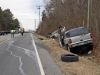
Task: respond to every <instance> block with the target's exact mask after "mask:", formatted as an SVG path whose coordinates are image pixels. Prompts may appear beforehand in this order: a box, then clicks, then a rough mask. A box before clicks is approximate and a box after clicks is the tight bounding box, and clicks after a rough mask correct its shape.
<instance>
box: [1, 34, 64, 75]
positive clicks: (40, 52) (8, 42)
mask: <svg viewBox="0 0 100 75" xmlns="http://www.w3.org/2000/svg"><path fill="white" fill-rule="evenodd" d="M0 75H64V74H63V73H62V72H61V70H60V69H59V67H58V66H57V65H56V63H55V62H54V60H53V59H52V58H51V56H50V54H49V53H48V51H47V48H46V46H44V45H42V44H41V43H40V42H39V39H38V38H36V37H35V36H34V35H33V34H32V33H24V35H23V36H21V35H20V34H15V37H14V38H10V34H9V35H5V36H0Z"/></svg>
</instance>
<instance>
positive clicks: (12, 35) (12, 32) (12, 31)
mask: <svg viewBox="0 0 100 75" xmlns="http://www.w3.org/2000/svg"><path fill="white" fill-rule="evenodd" d="M10 33H11V38H14V30H10Z"/></svg>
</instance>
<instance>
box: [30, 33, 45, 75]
mask: <svg viewBox="0 0 100 75" xmlns="http://www.w3.org/2000/svg"><path fill="white" fill-rule="evenodd" d="M30 34H31V33H30ZM31 37H32V34H31ZM32 40H33V37H32ZM33 46H34V48H35V52H36V56H37V60H38V64H39V67H40V72H41V75H45V73H44V70H43V66H42V63H41V61H40V57H39V54H38V51H37V48H36V45H35V42H34V40H33Z"/></svg>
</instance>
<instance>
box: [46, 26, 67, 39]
mask: <svg viewBox="0 0 100 75" xmlns="http://www.w3.org/2000/svg"><path fill="white" fill-rule="evenodd" d="M65 30H66V29H65V27H60V28H59V29H58V30H56V31H54V32H52V33H49V34H48V35H47V38H53V39H55V38H58V37H60V33H63V32H65Z"/></svg>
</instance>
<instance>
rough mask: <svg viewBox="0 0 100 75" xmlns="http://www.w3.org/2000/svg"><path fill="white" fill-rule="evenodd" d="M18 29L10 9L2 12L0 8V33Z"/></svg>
mask: <svg viewBox="0 0 100 75" xmlns="http://www.w3.org/2000/svg"><path fill="white" fill-rule="evenodd" d="M16 28H20V22H19V20H18V19H17V18H15V17H14V15H13V14H12V12H11V11H10V9H5V10H2V8H1V7H0V31H9V30H11V29H16Z"/></svg>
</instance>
